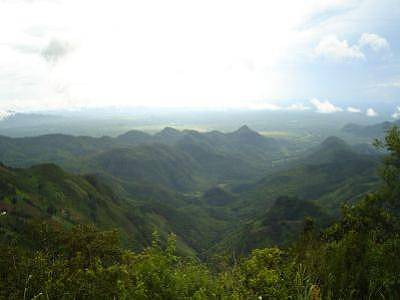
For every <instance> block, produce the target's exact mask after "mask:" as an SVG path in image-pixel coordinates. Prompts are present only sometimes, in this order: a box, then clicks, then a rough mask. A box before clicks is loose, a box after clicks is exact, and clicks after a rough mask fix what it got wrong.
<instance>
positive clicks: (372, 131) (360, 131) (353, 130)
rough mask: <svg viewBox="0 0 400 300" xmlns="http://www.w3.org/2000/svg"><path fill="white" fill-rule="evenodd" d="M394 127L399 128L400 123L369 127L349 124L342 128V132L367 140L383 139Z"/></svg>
mask: <svg viewBox="0 0 400 300" xmlns="http://www.w3.org/2000/svg"><path fill="white" fill-rule="evenodd" d="M394 125H397V126H399V125H400V121H396V122H383V123H378V124H374V125H367V126H363V125H357V124H354V123H349V124H347V125H345V126H344V127H343V128H342V132H344V133H348V134H352V135H355V136H359V137H365V138H381V137H383V136H384V135H385V132H386V131H387V130H388V129H389V128H390V127H392V126H394Z"/></svg>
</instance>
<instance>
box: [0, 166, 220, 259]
mask: <svg viewBox="0 0 400 300" xmlns="http://www.w3.org/2000/svg"><path fill="white" fill-rule="evenodd" d="M118 186H119V183H118V181H112V180H109V179H108V178H105V177H101V176H100V177H99V176H95V175H85V176H80V175H72V174H69V173H66V172H65V171H64V170H62V169H61V168H60V167H58V166H57V165H54V164H41V165H35V166H32V167H30V168H25V169H21V168H17V169H16V168H10V167H6V166H4V165H3V164H1V165H0V211H1V212H2V213H4V214H5V215H6V217H4V216H3V217H2V223H1V225H2V226H1V228H0V233H1V234H2V235H3V234H4V235H6V236H9V237H13V236H18V234H19V230H20V228H21V224H22V223H23V222H26V221H28V220H44V221H47V222H55V223H60V224H63V225H65V226H71V225H74V224H88V223H91V224H94V225H95V226H96V227H97V228H99V229H112V228H117V229H119V230H120V232H121V237H122V240H123V241H124V244H125V246H126V247H128V248H131V249H134V250H141V249H143V248H144V247H146V246H148V245H149V244H150V243H151V239H152V233H153V231H154V230H157V231H158V233H159V234H160V236H161V237H162V239H163V240H165V239H166V237H167V236H168V234H169V233H171V232H174V233H175V234H176V235H177V237H178V250H179V252H180V253H182V254H185V255H197V254H200V253H202V252H204V251H205V250H206V249H207V248H209V247H210V245H211V243H212V242H213V241H214V240H216V239H218V236H220V235H221V230H223V229H224V228H225V226H227V225H225V223H226V222H225V223H224V222H223V221H218V220H217V219H214V218H212V217H210V216H209V215H208V214H207V212H206V210H204V209H202V208H201V206H198V205H197V206H194V205H191V204H187V203H185V199H184V198H182V196H177V195H175V194H173V193H172V192H168V191H165V190H163V189H157V188H155V187H154V186H152V187H150V188H149V187H147V186H140V184H138V183H136V184H135V186H134V187H131V188H132V189H131V190H130V191H125V190H123V191H119V190H118ZM120 187H121V188H125V187H126V186H124V187H122V185H120ZM139 191H141V193H139ZM149 191H151V193H149ZM135 193H137V197H136V196H135ZM127 195H128V196H127ZM226 224H228V223H226Z"/></svg>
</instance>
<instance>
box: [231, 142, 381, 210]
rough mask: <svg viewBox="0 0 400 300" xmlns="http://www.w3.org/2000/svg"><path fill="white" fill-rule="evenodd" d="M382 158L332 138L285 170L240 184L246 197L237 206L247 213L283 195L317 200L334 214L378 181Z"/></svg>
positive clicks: (269, 205)
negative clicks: (378, 170)
mask: <svg viewBox="0 0 400 300" xmlns="http://www.w3.org/2000/svg"><path fill="white" fill-rule="evenodd" d="M379 159H380V157H379V156H377V155H365V154H360V153H358V152H356V151H355V150H354V149H353V148H352V147H351V146H350V145H348V144H346V143H345V142H344V141H343V140H341V139H339V138H337V137H329V138H327V139H326V140H325V141H324V142H323V143H321V144H320V145H319V146H318V147H316V148H314V149H313V150H310V151H309V152H308V154H307V155H306V156H305V157H303V158H302V159H300V160H298V161H296V162H293V163H292V164H291V165H290V167H288V168H287V169H285V170H282V171H278V172H276V173H273V174H271V175H268V176H266V177H264V178H263V179H261V180H260V181H258V182H257V183H255V184H250V185H244V186H240V185H239V186H237V187H236V188H235V189H234V191H236V192H238V193H239V194H240V197H241V198H242V199H244V200H243V202H242V204H241V205H238V207H237V208H236V209H237V210H238V211H241V213H243V214H245V215H252V214H256V215H257V212H258V211H263V210H265V209H268V208H269V207H271V205H272V204H273V201H274V199H276V198H278V197H280V196H290V197H299V198H300V199H305V200H307V201H313V202H314V203H318V204H320V205H321V206H323V207H324V208H327V209H329V210H330V211H332V212H333V213H334V214H335V213H336V214H338V213H339V208H340V206H341V204H342V203H343V202H345V201H355V200H356V199H358V198H359V197H360V196H361V195H363V194H365V193H366V192H367V191H370V190H371V189H372V190H373V189H374V187H375V186H376V185H377V183H378V179H377V175H376V167H377V165H378V162H379Z"/></svg>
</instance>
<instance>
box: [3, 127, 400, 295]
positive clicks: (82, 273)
mask: <svg viewBox="0 0 400 300" xmlns="http://www.w3.org/2000/svg"><path fill="white" fill-rule="evenodd" d="M331 142H332V139H330V140H328V142H327V143H329V144H330V145H331V146H332V144H331ZM337 142H338V141H335V145H336V143H337ZM325 145H326V143H325ZM341 145H342V146H344V147H345V149H347V150H346V151H344V153H347V155H350V154H351V155H354V153H353V152H348V150H349V149H348V147H347V146H346V145H345V144H343V143H341ZM323 146H324V144H323V145H322V147H323ZM379 146H381V147H383V148H385V149H387V150H388V154H387V155H386V157H385V159H384V164H383V168H382V169H381V171H380V174H381V175H380V177H381V180H382V181H381V183H380V184H379V186H377V188H376V191H375V192H372V193H368V194H367V195H365V196H363V197H361V198H360V200H359V201H357V202H356V203H353V202H348V204H346V205H344V206H343V207H342V210H341V214H340V217H339V219H337V220H335V218H333V217H332V216H329V215H328V214H327V213H326V212H325V211H324V210H323V208H322V207H320V206H318V205H317V204H316V203H315V201H310V200H302V199H299V198H292V197H283V196H282V197H279V198H277V199H276V201H275V202H274V204H273V205H272V206H271V208H270V209H269V210H267V211H266V212H265V213H263V214H258V215H259V217H258V218H257V219H256V220H254V221H252V223H248V224H247V229H249V231H248V232H247V233H246V232H245V233H243V232H241V231H238V232H237V233H236V236H237V237H238V239H239V240H240V239H242V240H243V239H245V244H241V245H242V246H243V245H244V246H245V247H244V248H243V247H242V251H241V253H246V252H247V251H250V250H251V254H250V256H247V257H240V256H238V255H239V253H240V252H230V253H229V252H226V253H225V256H224V255H223V256H221V255H219V256H213V257H209V259H208V260H207V261H208V263H207V264H205V263H202V262H200V261H198V260H197V259H187V258H185V254H184V253H182V252H181V254H180V255H179V253H178V255H177V253H176V250H177V245H178V248H179V242H177V238H176V237H175V236H174V235H173V234H172V235H170V237H169V238H168V241H167V242H166V243H165V242H163V241H162V238H160V235H159V233H157V232H156V233H154V234H153V236H152V243H151V246H150V247H147V248H145V249H144V250H142V251H139V252H135V253H134V252H131V251H129V250H125V248H123V247H121V246H120V245H119V243H118V236H117V233H116V232H115V231H114V232H113V231H103V232H102V231H99V230H98V229H97V228H102V227H103V226H104V224H102V222H103V221H100V220H104V221H108V222H116V223H113V224H111V226H120V227H119V228H120V229H121V225H123V224H125V228H123V229H121V231H122V232H123V231H124V230H129V228H132V230H133V228H135V229H137V228H140V227H139V226H138V225H139V224H141V226H144V227H142V228H145V226H146V225H145V224H146V221H145V220H148V219H151V218H150V217H149V215H148V214H146V213H144V211H142V210H140V209H138V208H137V207H135V206H134V205H133V202H132V203H131V202H129V201H128V200H126V199H120V198H118V197H116V195H114V194H113V192H112V191H111V190H110V189H109V188H108V187H107V186H105V185H103V184H102V183H101V182H99V181H97V180H96V179H95V178H94V177H91V176H86V177H79V176H75V175H68V174H66V173H65V172H63V171H62V170H61V169H60V168H58V167H56V166H54V165H39V166H35V167H32V168H29V169H13V168H7V167H5V166H4V165H2V166H1V167H0V171H1V173H0V174H1V191H2V194H1V197H2V198H1V199H2V200H1V205H2V213H1V215H0V224H1V230H2V233H1V245H0V247H1V255H0V260H1V266H2V268H1V269H0V275H1V278H2V281H1V282H0V287H1V289H0V297H1V298H3V299H21V298H22V299H113V298H114V299H187V298H194V299H379V298H384V299H398V297H400V281H399V277H398V274H399V272H400V270H399V266H400V261H399V257H400V256H399V253H400V248H399V245H400V242H399V241H400V237H399V232H400V231H399V230H400V227H399V226H400V225H399V224H400V222H399V221H400V219H399V217H400V208H399V207H400V205H399V203H398V199H399V197H400V195H399V190H400V189H399V186H400V183H399V176H400V167H399V165H398V161H399V159H400V151H399V149H400V130H399V129H397V128H393V129H392V130H391V131H390V132H389V133H388V134H387V136H386V138H385V140H384V141H381V142H380V143H379ZM340 149H341V151H339V152H338V153H342V154H343V150H344V148H340ZM318 151H321V148H320V149H319V150H317V152H315V153H316V154H317V153H318ZM347 155H346V156H345V157H348V156H347ZM315 157H317V155H315V156H314V158H315ZM333 157H336V154H334V155H333ZM306 160H307V161H308V162H309V163H310V164H312V165H315V164H316V165H319V164H320V163H321V162H320V161H316V160H315V159H312V160H310V159H307V158H306ZM329 162H330V160H328V161H327V160H323V161H322V163H323V164H325V163H328V164H329ZM347 162H348V163H349V162H350V161H347ZM364 163H365V161H364V158H363V159H361V160H360V161H359V162H357V164H356V166H359V165H360V166H361V167H362V166H363V164H364ZM344 173H345V174H347V171H346V172H344ZM260 184H263V181H260ZM186 200H188V199H186ZM191 201H196V199H195V198H191ZM198 201H200V202H202V203H203V204H204V205H205V206H204V208H205V207H207V206H208V205H210V207H211V206H214V207H220V208H224V207H225V209H227V206H229V205H231V204H232V203H236V202H237V201H239V202H240V201H241V200H240V199H237V198H236V196H234V195H233V194H231V193H230V192H227V191H224V190H223V187H219V188H214V189H211V190H209V191H207V192H206V193H204V195H202V196H201V198H200V199H198ZM322 203H323V202H322ZM176 204H177V203H176ZM118 207H120V208H122V209H118ZM233 211H234V209H233ZM123 213H131V215H130V216H129V217H128V216H127V215H125V216H124V215H123ZM135 213H139V215H136V214H135ZM87 219H91V220H92V221H93V222H92V223H94V224H96V225H95V226H96V227H97V228H95V227H93V225H81V223H86V222H85V220H87ZM96 220H98V222H97V221H96ZM139 220H140V221H139ZM177 220H179V218H178V217H177V215H175V216H174V218H173V221H177ZM170 221H172V220H170ZM166 225H167V223H164V224H163V226H162V228H163V227H164V226H166ZM176 225H178V224H176ZM181 225H182V224H180V226H181ZM164 228H165V227H164ZM242 229H243V228H242ZM170 231H171V232H174V231H178V228H177V227H175V228H174V227H173V226H171V227H170ZM189 231H190V230H189ZM143 232H145V231H143ZM124 234H125V236H126V232H125V233H124ZM195 234H199V233H195ZM128 237H131V236H130V235H129V234H128ZM264 237H265V238H267V239H268V240H269V241H276V240H281V241H285V243H284V244H285V247H282V248H276V247H273V248H264V249H254V248H260V247H265V246H268V244H266V243H263V240H264ZM290 241H291V242H290ZM177 243H178V244H177ZM229 247H231V245H229V244H227V245H225V246H224V247H223V248H224V249H229ZM182 254H183V256H182Z"/></svg>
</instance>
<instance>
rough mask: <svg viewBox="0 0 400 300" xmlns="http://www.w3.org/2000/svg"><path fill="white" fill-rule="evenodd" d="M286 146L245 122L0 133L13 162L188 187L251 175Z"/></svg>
mask: <svg viewBox="0 0 400 300" xmlns="http://www.w3.org/2000/svg"><path fill="white" fill-rule="evenodd" d="M286 146H287V145H286V144H283V143H281V142H280V141H277V140H275V139H271V138H265V137H263V136H261V135H260V134H258V133H257V132H255V131H252V130H251V129H250V128H248V127H247V126H242V127H241V128H240V129H239V130H237V131H235V132H232V133H221V132H217V131H213V132H206V133H201V132H198V131H195V130H183V131H179V130H176V129H174V128H171V127H166V128H164V129H163V130H162V131H160V132H159V133H157V134H155V135H149V134H147V133H144V132H141V131H136V130H132V131H129V132H127V133H125V134H122V135H120V136H118V137H116V138H111V137H107V136H103V137H100V138H94V137H88V136H71V135H64V134H49V135H42V136H38V137H27V138H10V137H6V136H0V161H2V162H3V163H5V164H7V165H10V166H15V167H29V166H31V165H34V164H40V163H56V164H58V165H61V166H62V167H63V168H65V169H66V170H67V171H70V172H77V173H87V172H97V171H98V170H97V168H98V167H100V169H101V170H102V171H104V172H110V174H111V175H113V176H116V177H120V176H121V178H123V179H126V180H137V179H138V178H142V179H143V180H144V181H154V183H157V184H166V186H167V187H169V188H178V189H179V190H190V189H193V188H197V187H199V186H208V187H209V186H212V185H213V184H217V183H220V182H225V181H238V180H254V179H256V178H258V177H260V176H261V175H262V174H263V172H264V171H265V170H266V169H268V168H270V166H271V162H272V161H273V160H275V159H281V158H282V156H284V155H287V152H288V151H287V148H286ZM144 147H147V148H144ZM168 147H169V148H168ZM157 148H158V150H157ZM146 151H148V152H147V153H146ZM167 152H168V154H167ZM118 156H119V157H118ZM124 160H126V161H124ZM117 166H118V167H117ZM174 169H176V170H175V171H173V170H174ZM157 172H158V173H157ZM149 174H152V175H151V176H150V175H149ZM128 175H129V176H132V177H129V176H128ZM161 177H163V179H161ZM195 181H196V182H197V183H194V182H195Z"/></svg>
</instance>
